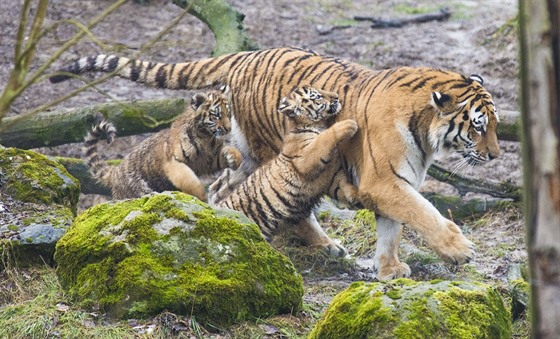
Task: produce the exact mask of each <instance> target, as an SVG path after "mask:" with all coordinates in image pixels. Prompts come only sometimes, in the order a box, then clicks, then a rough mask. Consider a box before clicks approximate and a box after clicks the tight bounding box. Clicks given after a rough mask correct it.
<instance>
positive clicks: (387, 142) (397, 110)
mask: <svg viewBox="0 0 560 339" xmlns="http://www.w3.org/2000/svg"><path fill="white" fill-rule="evenodd" d="M61 71H63V72H68V73H73V74H80V73H83V72H89V71H103V72H115V74H116V75H118V76H120V77H123V78H127V79H130V80H132V81H136V82H142V83H145V84H147V85H149V86H154V87H160V88H169V89H200V88H205V87H213V86H218V85H224V84H225V85H229V86H230V87H231V90H232V111H233V114H234V120H233V121H232V136H233V138H235V139H236V145H237V146H238V148H239V149H240V151H241V152H242V153H243V154H244V162H245V165H244V166H242V167H241V170H240V172H238V173H239V174H243V172H241V171H245V173H246V172H252V171H254V169H255V167H256V165H258V164H259V163H262V162H264V161H266V160H269V159H271V158H273V157H274V156H275V155H276V154H277V153H278V152H279V151H280V148H281V145H282V140H283V136H284V134H285V132H286V121H285V118H284V117H283V116H282V115H281V114H279V113H278V111H277V107H278V105H279V103H280V100H281V98H282V95H283V93H286V92H288V91H289V90H290V89H292V88H293V87H295V86H298V85H301V84H302V83H305V84H308V85H310V86H313V87H316V88H322V89H324V90H327V91H332V92H337V93H339V95H340V99H341V101H342V102H344V107H343V109H342V111H341V112H340V114H339V115H338V116H337V120H338V121H341V120H345V119H354V120H356V121H357V123H358V126H359V131H358V133H356V135H355V136H354V137H353V138H352V139H351V140H349V142H348V143H346V144H345V145H344V146H343V147H341V149H340V154H341V156H342V159H341V160H342V161H343V163H344V164H346V165H345V168H346V171H347V173H348V175H349V176H350V178H351V179H352V182H353V183H354V184H355V185H356V186H358V189H359V192H360V194H359V201H360V203H361V204H363V205H364V206H365V207H367V208H369V209H371V210H374V211H375V212H376V213H377V215H378V216H379V217H378V220H377V233H378V241H377V248H376V254H375V258H374V266H375V268H376V269H377V271H378V278H379V279H391V278H395V277H403V276H408V275H409V274H410V268H409V267H408V265H406V264H405V263H401V262H400V261H399V259H398V247H399V242H400V237H401V232H402V223H404V224H407V225H409V226H410V227H411V228H412V229H414V230H416V231H417V232H419V233H420V234H421V235H422V236H423V238H424V239H425V240H426V241H427V243H428V245H429V246H430V247H431V248H432V249H434V250H435V251H436V252H437V253H438V254H439V255H440V256H441V257H442V258H443V259H444V260H445V261H447V262H451V263H455V264H460V263H465V262H468V261H469V260H471V259H472V258H473V256H474V249H473V244H472V243H471V242H470V241H469V240H468V239H467V238H466V237H465V236H464V235H463V234H462V232H461V230H460V229H459V227H458V226H457V225H456V224H455V223H453V222H452V221H450V220H448V219H446V218H444V217H443V216H442V215H441V214H440V213H439V212H438V211H437V210H436V209H435V208H434V207H433V205H432V204H430V203H429V202H428V201H427V200H426V199H425V198H423V197H422V195H420V193H418V191H417V189H418V188H419V186H420V184H421V183H422V181H423V180H424V177H425V175H426V171H427V169H428V167H429V165H430V163H431V162H432V159H433V155H434V154H435V153H436V152H438V151H440V150H442V149H454V150H457V151H459V152H461V153H462V154H463V155H464V156H465V158H466V159H467V160H468V162H469V163H471V164H473V165H477V164H481V163H484V162H486V161H489V160H491V159H493V158H496V157H497V156H498V155H499V153H500V150H499V145H498V140H497V135H496V125H497V122H498V115H497V113H496V110H495V106H494V103H493V102H492V97H491V95H490V94H489V93H488V92H487V91H486V89H484V87H482V84H483V81H482V78H481V77H479V76H477V75H473V76H471V77H465V76H463V75H460V74H457V73H454V72H450V71H445V70H439V69H431V68H410V67H399V68H392V69H387V70H379V71H378V70H372V69H369V68H367V67H364V66H361V65H359V64H355V63H352V62H349V61H345V60H341V59H338V58H333V57H327V56H322V55H319V54H317V53H315V52H312V51H305V50H301V49H297V48H273V49H267V50H259V51H250V52H240V53H234V54H228V55H223V56H219V57H215V58H208V59H203V60H198V61H192V62H185V63H178V64H163V63H151V62H146V61H141V60H129V59H127V58H120V57H116V56H106V55H99V56H90V57H87V58H83V59H80V60H78V61H76V62H74V63H73V64H72V65H71V66H69V67H67V68H63V69H62V70H61ZM67 78H69V75H68V74H64V73H61V74H60V75H57V76H53V77H52V78H51V81H52V82H59V81H63V80H65V79H67ZM250 159H253V160H254V162H251V161H249V160H250ZM251 164H253V165H254V166H251ZM296 227H297V228H298V229H299V231H298V234H300V235H304V236H303V237H304V240H305V241H306V242H307V243H308V244H309V245H312V246H322V247H324V248H325V249H326V250H328V251H330V252H331V253H333V254H338V255H344V254H345V253H346V251H345V250H344V249H343V248H342V247H341V246H340V245H338V244H336V243H335V242H334V241H332V240H331V239H329V238H328V237H327V236H326V234H325V233H324V232H323V230H322V229H321V228H320V226H319V224H318V222H317V221H316V220H315V218H314V217H313V215H312V214H311V213H310V216H309V218H308V219H306V220H305V221H303V222H301V223H300V224H298V225H296Z"/></svg>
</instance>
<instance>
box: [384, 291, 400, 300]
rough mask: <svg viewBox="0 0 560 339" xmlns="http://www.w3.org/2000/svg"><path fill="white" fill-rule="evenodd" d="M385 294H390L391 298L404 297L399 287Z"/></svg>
mask: <svg viewBox="0 0 560 339" xmlns="http://www.w3.org/2000/svg"><path fill="white" fill-rule="evenodd" d="M385 295H386V296H388V297H389V298H391V299H401V298H402V294H401V292H400V290H399V289H392V290H389V291H387V292H386V293H385Z"/></svg>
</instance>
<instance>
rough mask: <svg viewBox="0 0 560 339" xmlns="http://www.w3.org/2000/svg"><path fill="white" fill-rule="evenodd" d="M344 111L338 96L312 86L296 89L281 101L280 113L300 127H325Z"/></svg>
mask: <svg viewBox="0 0 560 339" xmlns="http://www.w3.org/2000/svg"><path fill="white" fill-rule="evenodd" d="M341 109H342V104H341V103H340V101H339V100H338V94H337V93H334V92H327V91H323V90H319V89H316V88H314V87H311V86H301V87H294V88H293V89H292V91H291V92H290V93H288V95H287V96H285V97H284V98H282V100H280V105H279V106H278V112H279V113H281V114H285V115H286V117H288V120H290V121H292V123H293V124H295V125H296V126H298V127H314V126H315V127H317V126H320V127H322V126H325V124H326V123H327V122H328V121H330V120H331V119H328V118H331V117H334V116H335V115H336V114H338V113H339V112H340V110H341Z"/></svg>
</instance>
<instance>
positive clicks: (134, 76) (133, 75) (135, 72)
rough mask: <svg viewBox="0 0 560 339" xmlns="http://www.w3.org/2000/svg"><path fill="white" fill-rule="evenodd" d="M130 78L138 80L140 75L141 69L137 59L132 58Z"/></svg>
mask: <svg viewBox="0 0 560 339" xmlns="http://www.w3.org/2000/svg"><path fill="white" fill-rule="evenodd" d="M130 63H131V65H130V80H132V81H137V80H138V77H139V76H140V69H139V68H138V66H137V65H136V60H130Z"/></svg>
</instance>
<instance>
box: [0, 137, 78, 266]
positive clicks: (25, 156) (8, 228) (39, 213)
mask: <svg viewBox="0 0 560 339" xmlns="http://www.w3.org/2000/svg"><path fill="white" fill-rule="evenodd" d="M79 194H80V183H79V181H78V180H76V179H75V178H73V177H72V176H71V175H70V174H68V172H67V171H66V169H64V167H62V166H61V165H59V164H58V163H56V162H54V161H52V160H49V159H47V158H46V157H45V156H43V155H41V154H38V153H35V152H32V151H26V150H20V149H15V148H4V147H0V243H1V245H2V249H3V256H4V258H3V259H4V260H3V261H2V264H0V266H4V265H6V264H8V263H9V264H10V265H17V266H19V267H22V266H30V265H33V264H39V265H44V264H45V263H47V264H51V263H53V261H52V257H53V254H54V249H55V245H56V242H57V241H58V239H60V238H61V237H62V235H63V234H64V233H65V232H66V230H67V229H68V227H70V225H71V224H72V219H73V217H74V214H75V213H76V206H77V203H78V197H79Z"/></svg>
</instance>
